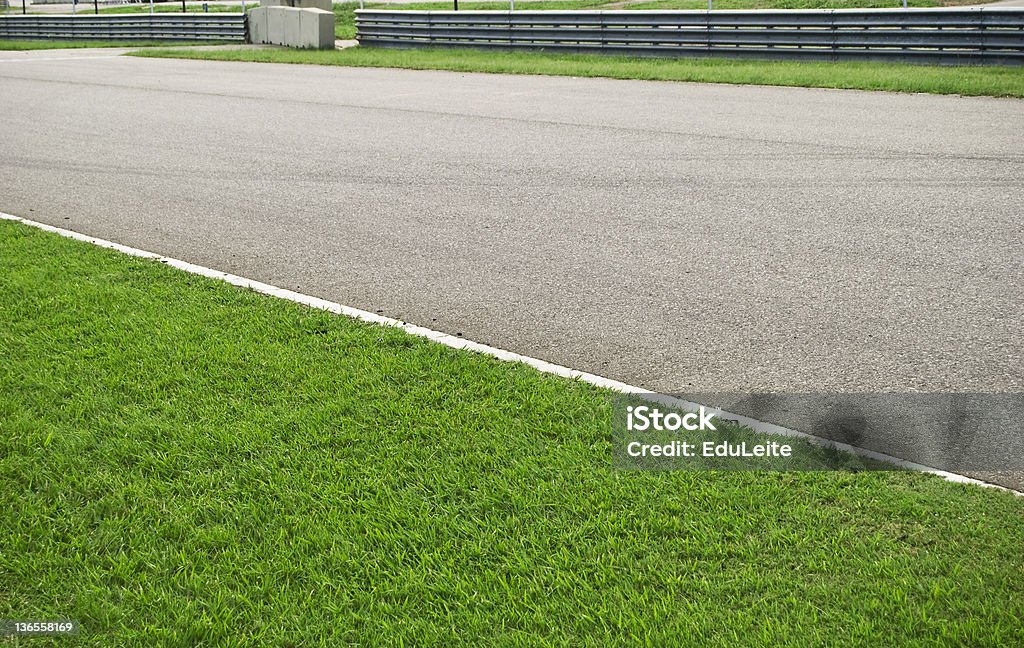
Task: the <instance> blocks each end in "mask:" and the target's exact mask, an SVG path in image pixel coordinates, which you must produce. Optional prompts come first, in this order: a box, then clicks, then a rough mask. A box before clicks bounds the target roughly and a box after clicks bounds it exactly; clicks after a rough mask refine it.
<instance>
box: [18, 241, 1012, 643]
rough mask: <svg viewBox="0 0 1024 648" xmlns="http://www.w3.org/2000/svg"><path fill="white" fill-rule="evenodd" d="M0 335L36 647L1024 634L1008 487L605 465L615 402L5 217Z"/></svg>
mask: <svg viewBox="0 0 1024 648" xmlns="http://www.w3.org/2000/svg"><path fill="white" fill-rule="evenodd" d="M0 322H2V324H3V325H2V326H0V352H2V357H3V362H2V364H0V508H2V510H3V511H4V515H3V516H0V618H13V619H53V618H73V619H78V620H79V621H81V623H82V631H81V634H80V635H79V636H77V637H72V638H60V639H54V640H52V641H51V640H44V639H33V640H31V641H32V645H61V646H65V645H91V646H112V645H118V646H125V645H128V646H132V645H140V646H141V645H166V646H196V645H218V646H220V645H224V646H231V645H278V646H300V645H301V646H305V645H379V644H388V645H425V644H440V645H456V644H468V645H494V644H499V645H524V646H526V645H573V646H576V645H602V646H603V645H609V644H612V645H615V644H622V645H624V644H635V643H647V644H652V645H669V644H695V645H722V646H726V645H728V646H734V645H751V646H755V645H756V646H760V645H766V644H779V645H793V646H796V645H801V646H802V645H808V644H816V645H833V644H842V645H896V644H921V645H972V646H1009V645H1021V644H1022V643H1024V560H1022V555H1021V546H1024V498H1021V497H1016V496H1014V495H1012V494H1010V493H1006V492H1002V491H998V490H994V489H985V488H980V487H975V486H966V485H960V484H953V483H949V482H946V481H943V480H941V479H939V478H936V477H932V476H928V475H923V474H918V473H907V472H865V473H856V474H854V473H837V472H810V473H780V472H718V473H710V472H692V471H687V472H661V473H648V472H622V471H616V470H614V469H612V468H611V463H610V462H611V459H610V434H611V432H610V430H611V426H610V417H611V406H610V402H611V401H610V399H611V395H610V394H609V393H607V392H604V391H601V390H599V389H597V388H594V387H592V386H589V385H586V384H582V383H577V382H573V381H569V380H564V379H560V378H556V377H553V376H550V375H545V374H541V373H538V372H536V371H534V370H532V369H530V368H528V367H526V366H523V365H516V364H508V363H502V362H499V361H497V360H494V359H491V358H488V357H485V356H481V355H477V354H472V353H468V352H463V351H456V350H453V349H450V348H448V347H444V346H441V345H438V344H435V343H432V342H429V341H426V340H423V339H420V338H414V337H411V336H409V335H407V334H405V333H404V332H402V331H400V330H397V329H391V328H385V327H380V326H375V325H370V324H366V323H360V322H357V321H353V320H349V319H346V318H343V317H339V316H336V315H333V314H330V313H326V312H320V311H315V310H311V309H308V308H305V307H302V306H298V305H295V304H292V303H290V302H285V301H281V300H275V299H273V298H269V297H265V296H261V295H258V294H255V293H252V292H250V291H245V290H242V289H239V288H235V287H232V286H229V285H227V284H224V283H221V282H217V281H213V280H209V279H205V278H201V277H197V276H193V275H189V274H186V273H183V272H180V271H177V270H173V269H171V268H168V267H166V266H163V265H161V264H160V263H158V262H155V261H151V260H142V259H137V258H132V257H126V256H123V255H120V254H119V253H116V252H112V251H109V250H103V249H99V248H96V247H93V246H90V245H88V244H85V243H81V242H77V241H72V240H68V239H65V238H61V237H59V236H57V235H53V234H49V233H44V232H41V231H38V230H36V229H33V228H29V227H27V226H24V225H21V224H16V223H12V222H7V221H0ZM25 643H26V644H27V643H28V640H26V641H25Z"/></svg>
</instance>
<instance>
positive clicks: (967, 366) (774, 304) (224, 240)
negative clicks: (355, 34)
mask: <svg viewBox="0 0 1024 648" xmlns="http://www.w3.org/2000/svg"><path fill="white" fill-rule="evenodd" d="M43 59H48V60H43ZM0 114H2V115H3V119H0V142H2V147H0V151H2V154H0V210H2V211H7V212H10V213H14V214H17V215H21V216H25V217H28V218H32V219H35V220H40V221H44V222H47V223H51V224H55V225H59V226H62V227H67V228H70V229H74V230H76V231H80V232H84V233H87V234H91V235H94V236H99V237H103V238H107V239H112V240H115V241H119V242H122V243H125V244H129V245H133V246H137V247H141V248H145V249H148V250H152V251H155V252H160V253H163V254H166V255H170V256H174V257H178V258H182V259H186V260H189V261H192V262H195V263H199V264H203V265H207V266H212V267H215V268H218V269H221V270H225V271H229V272H233V273H237V274H242V275H245V276H248V277H253V278H256V279H260V280H263V281H267V282H270V283H274V284H277V285H281V286H286V287H288V288H292V289H296V290H300V291H303V292H306V293H311V294H314V295H318V296H322V297H327V298H330V299H333V300H337V301H340V302H342V303H345V304H349V305H352V306H356V307H360V308H364V309H367V310H370V311H381V312H383V313H384V314H386V315H389V316H393V317H397V318H400V319H403V320H407V321H411V322H415V323H418V324H423V325H427V326H430V327H432V328H436V329H440V330H443V331H447V332H450V333H461V334H462V335H463V336H465V337H467V338H470V339H474V340H477V341H480V342H484V343H488V344H492V345H495V346H499V347H503V348H507V349H511V350H514V351H517V352H520V353H524V354H527V355H531V356H536V357H540V358H544V359H547V360H551V361H554V362H557V363H560V364H564V365H568V366H571V367H574V368H578V369H581V370H586V371H590V372H594V373H598V374H601V375H604V376H608V377H612V378H616V379H620V380H624V381H628V382H631V383H635V384H640V385H643V386H645V387H648V388H651V389H654V390H658V391H662V392H670V393H695V392H743V393H749V392H762V391H764V392H781V393H807V392H811V393H818V392H897V393H907V392H945V391H956V392H1015V393H1020V392H1022V391H1024V373H1022V371H1021V366H1024V357H1022V356H1024V345H1022V336H1021V323H1022V321H1024V299H1022V297H1024V288H1022V286H1024V281H1022V279H1024V253H1022V250H1024V227H1022V211H1024V101H1020V100H1011V99H991V98H961V97H949V96H945V97H944V96H926V95H898V94H889V93H867V92H855V91H829V90H814V89H794V88H765V87H740V86H725V85H720V86H717V85H699V84H675V83H654V82H632V81H613V80H600V79H574V78H544V77H516V76H495V75H471V74H456V73H445V72H416V71H402V70H374V69H343V68H327V67H304V66H283V65H282V66H277V65H260V64H240V63H213V62H193V61H173V60H153V59H137V58H116V57H111V56H110V54H108V53H106V52H101V51H92V52H69V51H65V52H60V53H53V52H51V53H13V52H12V53H0ZM1018 402H1019V401H1018ZM755 409H756V408H755ZM758 411H760V410H758ZM744 413H747V412H744ZM761 414H762V415H763V416H764V417H765V418H768V419H770V418H771V417H772V415H771V413H770V412H769V413H764V412H761ZM776 418H778V417H776ZM1020 420H1021V419H1020V418H1015V419H1013V420H1012V421H1011V422H1010V423H1006V422H1005V421H1004V422H1003V423H1000V424H999V425H996V426H994V427H993V429H992V430H990V431H988V432H986V434H985V441H984V445H985V448H986V449H975V450H974V452H977V453H978V457H979V459H978V461H977V462H976V465H975V468H978V469H983V468H987V469H989V470H1006V469H1011V468H1012V469H1015V470H1016V469H1020V468H1021V457H1024V432H1022V429H1021V423H1020ZM774 422H783V423H785V420H784V417H783V420H781V421H779V420H776V421H774ZM816 431H818V432H819V433H824V434H827V433H828V431H827V430H825V431H822V430H816ZM869 432H870V431H869ZM858 438H859V439H860V441H861V442H862V444H863V445H866V446H868V447H874V448H875V449H879V450H883V451H886V450H892V451H894V452H899V453H900V455H901V456H905V457H906V458H910V459H914V458H915V456H913V455H915V450H914V447H915V444H914V443H909V444H908V443H907V442H906V440H905V439H904V440H902V441H901V442H900V443H896V444H895V445H892V444H888V442H887V441H886V438H885V435H884V434H881V433H875V432H870V433H868V434H866V435H865V434H863V433H862V434H860V436H859V437H858ZM968 451H971V450H968ZM940 467H942V466H940ZM1014 483H1017V482H1014Z"/></svg>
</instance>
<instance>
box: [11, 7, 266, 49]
mask: <svg viewBox="0 0 1024 648" xmlns="http://www.w3.org/2000/svg"><path fill="white" fill-rule="evenodd" d="M0 39H9V40H37V39H74V40H168V41H206V40H210V41H239V42H245V39H246V22H245V14H242V13H237V14H235V13H188V14H185V13H173V14H172V13H154V14H118V15H111V16H97V15H79V16H66V15H65V16H60V15H45V14H39V15H29V16H0Z"/></svg>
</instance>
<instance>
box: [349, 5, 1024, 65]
mask: <svg viewBox="0 0 1024 648" xmlns="http://www.w3.org/2000/svg"><path fill="white" fill-rule="evenodd" d="M356 30H357V33H356V38H357V39H358V40H359V43H360V44H361V45H371V46H378V47H399V48H409V47H473V48H494V49H544V50H549V51H561V52H600V53H608V54H625V55H631V56H636V55H646V56H713V57H743V58H769V59H805V60H832V61H835V60H850V59H856V60H882V61H903V62H919V63H938V64H953V65H956V64H961V65H962V64H974V65H977V64H988V65H1021V64H1024V9H1017V8H1003V7H998V8H997V7H992V8H982V9H821V10H776V11H515V12H510V11H394V10H391V11H388V10H374V9H362V10H358V11H356Z"/></svg>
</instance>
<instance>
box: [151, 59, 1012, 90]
mask: <svg viewBox="0 0 1024 648" xmlns="http://www.w3.org/2000/svg"><path fill="white" fill-rule="evenodd" d="M132 55H133V56H148V57H164V58H187V59H198V60H211V61H254V62H262V63H298V64H317V65H340V66H349V67H391V68H406V69H413V70H449V71H454V72H489V73H495V74H544V75H552V76H574V77H604V78H610V79H636V80H647V81H691V82H701V83H733V84H754V85H773V86H796V87H812V88H844V89H851V90H887V91H891V92H923V93H931V94H959V95H965V96H995V97H1024V67H996V66H985V67H948V66H922V65H906V64H897V63H888V64H886V63H854V62H842V63H828V62H794V61H757V60H735V59H713V58H705V59H700V58H682V59H662V58H630V57H624V56H605V55H570V54H547V53H541V52H487V51H478V50H472V49H422V50H420V49H417V50H394V49H383V48H374V47H353V48H348V49H342V50H300V49H286V48H265V49H251V50H237V49H235V50H190V49H187V48H181V49H160V48H150V49H145V50H140V51H138V52H133V53H132Z"/></svg>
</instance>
